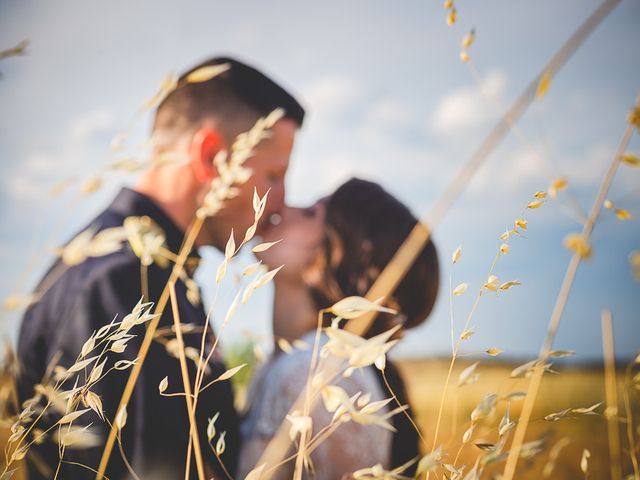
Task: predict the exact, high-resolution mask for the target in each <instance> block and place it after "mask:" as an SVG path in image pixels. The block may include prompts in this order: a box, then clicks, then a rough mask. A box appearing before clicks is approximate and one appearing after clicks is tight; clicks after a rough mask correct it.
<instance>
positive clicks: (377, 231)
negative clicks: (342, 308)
mask: <svg viewBox="0 0 640 480" xmlns="http://www.w3.org/2000/svg"><path fill="white" fill-rule="evenodd" d="M416 223H418V220H417V219H416V218H415V217H414V216H413V215H412V214H411V212H410V211H409V209H408V208H407V207H406V206H405V205H404V204H403V203H401V202H400V201H398V200H397V199H396V198H395V197H393V196H392V195H391V194H389V193H388V192H387V191H386V190H384V189H383V188H382V187H381V186H380V185H378V184H377V183H373V182H368V181H366V180H361V179H358V178H353V179H351V180H349V181H347V182H346V183H344V184H343V185H342V186H340V187H339V188H338V189H337V190H336V191H335V192H334V193H333V194H332V195H331V196H330V197H328V198H327V200H326V217H325V224H326V226H327V234H326V237H325V241H324V249H322V250H323V251H321V252H320V253H319V256H318V258H317V259H316V262H315V264H314V265H313V266H312V267H311V268H312V269H313V270H314V278H315V281H314V282H313V284H312V285H311V290H312V295H313V297H314V300H315V302H316V305H317V307H318V309H321V308H326V307H329V306H331V305H332V304H333V303H335V302H336V301H338V300H340V299H342V298H344V297H348V296H351V295H358V296H362V297H363V296H365V295H366V293H367V291H368V290H369V288H370V287H371V285H372V284H373V282H374V281H375V279H376V278H377V277H378V275H379V274H380V272H382V270H383V269H384V268H385V266H386V265H387V264H388V263H389V261H390V260H391V258H392V257H393V255H394V254H395V253H396V252H397V251H398V249H399V248H400V245H402V243H403V242H404V240H405V239H406V238H407V236H408V235H409V233H410V232H411V230H412V229H413V227H414V226H415V225H416ZM438 284H439V268H438V257H437V253H436V248H435V246H434V244H433V242H432V241H431V240H429V242H428V243H427V244H426V246H425V247H424V248H423V250H422V251H421V252H420V254H419V255H418V257H417V258H416V260H415V262H414V264H413V266H412V267H411V268H410V269H409V271H408V272H407V274H406V275H405V277H404V278H403V279H402V281H401V282H400V284H399V285H398V287H397V288H396V290H395V291H394V292H392V293H391V295H390V297H389V298H388V299H387V302H386V304H387V305H388V306H391V307H393V308H395V309H396V310H398V311H399V315H398V316H397V317H394V318H391V317H390V316H389V315H379V316H378V317H377V319H376V321H375V322H374V324H373V326H372V327H371V328H370V330H369V331H368V332H367V334H366V336H367V337H370V336H373V335H376V334H378V333H381V332H383V331H386V330H388V329H389V328H391V327H392V326H394V324H395V323H397V322H398V321H401V322H402V324H403V328H404V329H408V328H413V327H415V326H417V325H419V324H421V323H422V322H423V321H424V320H425V319H426V318H427V316H428V315H429V313H430V312H431V310H432V308H433V305H434V303H435V300H436V296H437V293H438Z"/></svg>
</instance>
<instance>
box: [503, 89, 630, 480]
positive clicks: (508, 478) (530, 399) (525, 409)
mask: <svg viewBox="0 0 640 480" xmlns="http://www.w3.org/2000/svg"><path fill="white" fill-rule="evenodd" d="M639 105H640V97H638V99H637V101H636V106H639ZM634 129H635V127H634V126H633V125H631V124H629V125H628V126H627V129H626V131H625V132H624V135H623V137H622V141H621V142H620V145H619V147H618V150H617V151H616V153H615V156H614V157H613V160H612V161H611V164H610V166H609V169H608V171H607V173H606V175H605V177H604V178H603V180H602V183H601V184H600V189H599V191H598V194H597V196H596V199H595V201H594V203H593V206H592V208H591V212H590V213H589V218H588V219H587V222H586V223H585V224H584V227H583V229H582V238H583V239H584V241H588V240H589V237H590V236H591V232H592V230H593V227H594V225H595V222H596V220H597V219H598V216H599V214H600V210H601V209H602V204H603V202H604V199H605V197H606V195H607V192H608V191H609V187H610V186H611V182H613V178H614V176H615V173H616V171H617V169H618V166H619V165H620V158H621V157H622V155H623V154H624V152H625V151H626V149H627V145H628V144H629V140H631V136H632V135H633V131H634ZM580 260H581V256H580V254H579V253H575V254H574V255H573V256H572V257H571V260H570V261H569V265H568V267H567V271H566V273H565V276H564V280H563V281H562V285H561V287H560V292H559V293H558V297H557V299H556V304H555V306H554V308H553V312H552V313H551V319H550V320H549V327H548V329H547V335H546V337H545V340H544V343H543V345H542V348H541V349H540V354H539V356H538V362H537V363H536V366H535V368H534V371H533V376H532V378H531V382H530V383H529V388H528V390H527V395H526V397H525V400H524V404H523V406H522V412H521V414H520V420H519V421H518V425H517V427H516V430H515V433H514V436H513V443H512V445H511V450H510V451H509V456H508V458H507V463H506V465H505V469H504V477H503V480H512V479H513V476H514V474H515V470H516V463H517V461H518V456H519V450H520V447H521V446H522V443H523V442H524V437H525V434H526V431H527V425H528V423H529V420H530V419H531V413H532V411H533V406H534V403H535V400H536V396H537V394H538V390H539V388H540V383H541V381H542V374H543V373H544V362H545V360H546V359H547V357H548V356H549V352H550V351H551V347H552V346H553V341H554V340H555V337H556V333H557V331H558V327H559V326H560V320H561V318H562V314H563V312H564V307H565V306H566V304H567V300H568V298H569V293H570V292H571V287H572V285H573V281H574V279H575V276H576V272H577V271H578V266H579V265H580Z"/></svg>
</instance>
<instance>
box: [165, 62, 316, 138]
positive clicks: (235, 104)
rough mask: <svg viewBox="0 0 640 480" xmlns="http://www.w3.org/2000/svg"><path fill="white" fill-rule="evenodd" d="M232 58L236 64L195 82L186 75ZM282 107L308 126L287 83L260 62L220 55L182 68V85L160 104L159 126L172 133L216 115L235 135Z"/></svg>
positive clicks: (227, 131) (220, 125) (225, 129)
mask: <svg viewBox="0 0 640 480" xmlns="http://www.w3.org/2000/svg"><path fill="white" fill-rule="evenodd" d="M223 64H229V65H230V68H229V69H228V70H226V71H225V72H223V73H221V74H219V75H217V76H215V77H213V78H211V79H210V80H207V81H204V82H199V83H189V82H187V81H186V77H187V76H188V75H189V74H190V73H192V72H195V71H196V70H198V69H200V68H202V67H206V66H214V65H223ZM276 108H282V109H284V111H285V117H286V118H289V119H291V120H293V121H294V122H296V123H297V124H298V126H302V123H303V121H304V115H305V112H304V109H303V108H302V106H301V105H300V104H299V103H298V101H297V100H296V99H295V98H293V96H292V95H291V94H290V93H288V92H287V91H286V90H285V89H284V88H282V87H281V86H280V85H278V84H277V83H275V82H274V81H273V80H271V79H270V78H269V77H267V76H266V75H264V74H263V73H261V72H259V71H258V70H256V69H255V68H253V67H251V66H249V65H247V64H245V63H242V62H240V61H238V60H236V59H233V58H230V57H214V58H211V59H209V60H206V61H204V62H202V63H200V64H198V65H196V66H195V67H193V68H191V69H190V70H189V71H187V72H185V73H184V74H182V76H181V77H180V78H179V80H178V86H177V88H176V89H175V90H173V91H172V92H171V93H169V94H168V95H167V96H166V97H165V99H164V100H163V101H162V102H161V103H160V105H158V109H157V111H156V115H155V119H154V123H153V131H154V132H156V131H162V132H163V133H167V134H169V135H170V136H172V134H177V133H182V132H186V131H193V130H196V129H197V128H199V127H200V126H201V125H202V123H203V122H204V121H205V120H209V119H211V120H213V121H215V122H216V127H217V128H218V129H219V130H220V131H221V133H222V134H223V135H224V136H225V137H227V140H228V141H231V139H232V138H233V137H235V136H236V135H237V134H238V133H240V132H242V131H244V130H246V129H248V128H250V127H251V126H252V125H253V123H254V122H255V121H256V120H257V119H258V117H261V116H265V115H268V114H269V113H271V112H272V111H273V110H275V109H276Z"/></svg>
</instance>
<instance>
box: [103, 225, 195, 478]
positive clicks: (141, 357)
mask: <svg viewBox="0 0 640 480" xmlns="http://www.w3.org/2000/svg"><path fill="white" fill-rule="evenodd" d="M203 222H204V219H203V218H201V217H196V219H195V220H194V222H193V224H192V225H191V226H190V227H189V229H188V231H187V235H186V238H185V241H184V243H183V245H182V247H181V249H180V252H179V254H178V261H177V262H176V263H175V265H174V266H173V270H172V271H171V276H170V278H169V282H168V283H167V285H165V287H164V289H163V290H162V294H161V295H160V299H159V300H158V303H157V305H156V308H155V310H154V313H155V314H156V315H158V316H157V317H155V318H153V319H152V320H151V321H150V322H149V325H148V327H147V331H146V333H145V336H144V339H143V340H142V345H141V346H140V351H139V352H138V362H136V364H135V365H134V366H133V368H132V369H131V373H130V374H129V379H128V380H127V384H126V386H125V388H124V391H123V392H122V397H121V398H120V404H119V405H118V409H117V410H116V411H118V412H119V411H120V409H121V408H123V407H125V408H126V406H127V405H128V404H129V400H130V399H131V395H132V394H133V389H134V388H135V386H136V382H137V380H138V376H139V375H140V370H141V369H142V365H143V364H144V361H145V359H146V358H147V354H148V353H149V348H150V347H151V342H152V341H153V337H154V334H155V332H156V329H157V328H158V324H159V323H160V316H161V315H162V312H163V311H164V309H165V307H166V305H167V301H168V300H169V284H170V283H172V282H173V283H175V281H176V280H177V279H178V276H179V274H180V271H181V270H182V268H183V267H184V263H185V261H186V260H187V256H188V255H189V252H190V251H191V249H192V248H193V245H194V243H195V240H196V238H197V236H198V234H199V233H200V229H201V228H202V224H203ZM116 435H117V429H116V428H115V425H112V426H111V430H110V431H109V436H108V438H107V442H106V444H105V447H104V451H103V452H102V458H101V460H100V465H99V467H98V473H97V475H96V480H102V479H103V478H104V473H105V471H106V470H107V464H108V463H109V457H110V456H111V452H112V450H113V447H114V444H115V440H116Z"/></svg>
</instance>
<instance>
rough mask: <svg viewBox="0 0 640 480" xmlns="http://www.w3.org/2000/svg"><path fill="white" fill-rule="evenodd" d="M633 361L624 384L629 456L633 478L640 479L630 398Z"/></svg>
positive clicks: (628, 368)
mask: <svg viewBox="0 0 640 480" xmlns="http://www.w3.org/2000/svg"><path fill="white" fill-rule="evenodd" d="M632 366H633V363H630V364H629V365H628V366H627V371H626V373H625V385H624V387H625V388H624V395H623V397H624V410H625V414H626V424H627V428H626V430H627V440H628V441H629V456H630V457H631V465H633V478H634V479H635V480H640V466H639V465H638V457H637V455H636V453H637V446H636V436H635V434H634V432H633V413H632V411H631V400H630V399H629V388H630V386H631V367H632Z"/></svg>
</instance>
